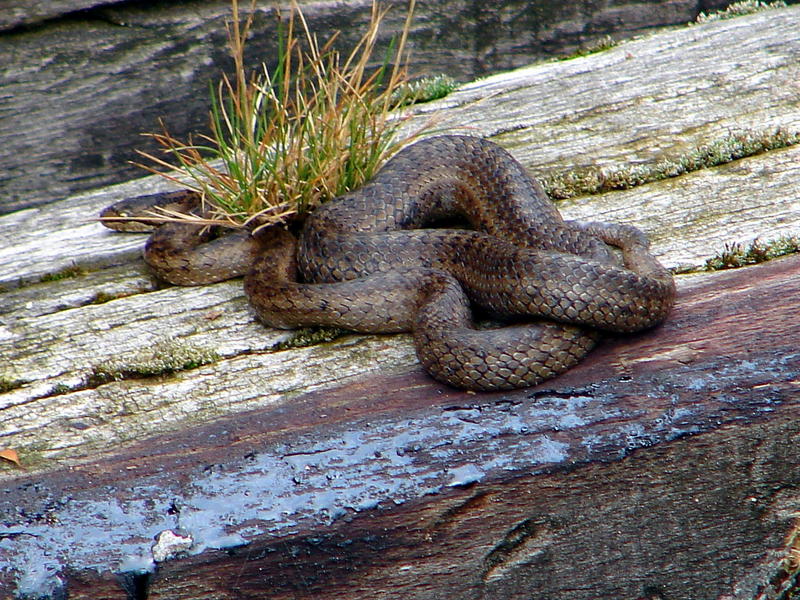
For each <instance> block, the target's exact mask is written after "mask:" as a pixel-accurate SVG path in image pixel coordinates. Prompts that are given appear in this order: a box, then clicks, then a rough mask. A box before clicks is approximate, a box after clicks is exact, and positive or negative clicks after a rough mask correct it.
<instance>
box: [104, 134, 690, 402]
mask: <svg viewBox="0 0 800 600" xmlns="http://www.w3.org/2000/svg"><path fill="white" fill-rule="evenodd" d="M169 202H177V203H184V204H185V203H186V202H197V199H196V197H195V196H194V194H192V193H189V192H177V193H172V194H160V195H155V196H145V197H139V198H135V199H131V200H128V201H123V202H120V203H117V204H114V205H112V206H111V207H109V208H107V209H106V210H105V211H103V215H102V216H106V217H108V216H120V215H129V216H132V215H134V214H139V213H140V211H141V209H142V207H150V206H152V205H153V204H154V203H158V204H161V205H163V204H165V203H169ZM454 219H457V220H459V221H460V222H465V223H466V224H468V225H469V227H471V229H470V230H467V229H462V228H455V227H452V226H451V228H445V229H442V228H434V226H436V225H438V224H441V223H443V222H449V221H452V220H454ZM106 224H107V225H109V226H112V227H114V228H117V229H119V228H122V227H120V226H119V225H118V222H108V221H106ZM127 228H128V229H131V226H130V224H129V225H128V227H127ZM213 237H214V234H213V232H212V233H208V232H202V231H201V228H200V227H198V226H197V225H190V224H174V223H169V224H165V225H162V226H161V227H159V228H158V229H156V231H155V232H154V233H153V235H152V236H151V237H150V239H149V240H148V242H147V244H146V247H145V260H146V261H147V263H148V264H149V265H150V266H151V267H152V268H153V269H154V270H155V271H156V273H157V274H158V275H159V276H160V277H161V278H163V279H165V280H167V281H169V282H172V283H175V284H179V285H196V284H201V283H208V282H211V281H220V280H223V279H227V278H230V277H235V276H239V275H245V280H244V288H245V292H246V294H247V296H248V297H249V299H250V302H251V303H252V305H253V307H254V308H255V310H256V312H257V314H258V315H259V317H260V318H261V320H263V321H264V322H265V323H267V324H268V325H271V326H274V327H281V328H291V327H297V326H304V325H333V326H337V327H342V328H345V329H350V330H354V331H362V332H399V331H411V332H413V336H414V343H415V346H416V350H417V354H418V356H419V359H420V361H421V362H422V364H423V366H424V367H425V369H426V370H427V371H428V372H429V373H430V374H431V375H432V376H433V377H435V378H436V379H438V380H440V381H443V382H445V383H448V384H450V385H452V386H455V387H458V388H464V389H469V390H501V389H513V388H520V387H526V386H530V385H534V384H536V383H539V382H541V381H543V380H545V379H547V378H550V377H553V376H555V375H557V374H559V373H561V372H563V371H565V370H566V369H568V368H569V367H571V366H573V365H574V364H575V363H577V362H578V361H579V360H581V359H582V358H583V357H584V356H585V355H586V353H587V352H589V350H590V349H591V348H592V347H593V346H594V345H595V343H596V341H597V339H598V337H599V334H598V331H619V332H633V331H639V330H642V329H646V328H649V327H652V326H654V325H656V324H658V323H660V322H661V321H663V320H664V319H665V318H666V316H667V314H668V312H669V310H670V309H671V307H672V304H673V302H674V296H675V287H674V283H673V279H672V276H671V274H670V273H669V271H667V270H666V269H665V268H664V267H662V266H661V264H659V262H658V261H657V260H656V259H655V258H654V257H653V256H652V255H651V254H650V253H649V251H648V242H647V239H646V237H645V236H644V235H643V234H642V233H641V232H640V231H639V230H638V229H635V228H634V227H631V226H625V225H614V224H606V223H579V222H574V221H564V220H563V219H562V218H561V216H560V214H559V213H558V211H557V210H556V208H555V207H554V206H553V205H552V203H551V202H550V201H549V200H548V199H547V196H546V195H545V193H544V191H543V190H542V188H541V187H540V186H539V184H538V183H537V182H536V181H534V180H533V179H532V178H531V177H529V176H528V174H527V173H526V172H525V170H524V169H523V167H522V166H521V165H520V164H519V163H518V162H517V161H516V160H515V159H514V158H513V157H512V156H511V155H510V154H508V153H507V152H506V151H505V150H503V149H502V148H500V147H499V146H497V145H495V144H493V143H491V142H489V141H487V140H483V139H480V138H475V137H468V136H455V135H448V136H440V137H434V138H429V139H426V140H423V141H420V142H417V143H416V144H413V145H411V146H408V147H407V148H405V149H403V150H402V151H401V152H399V153H398V154H397V155H395V156H394V157H393V158H392V159H391V160H390V161H389V162H387V163H386V165H385V166H384V167H383V168H382V169H381V171H380V172H379V173H378V175H377V176H376V177H375V178H374V179H373V180H372V181H370V182H369V183H368V184H366V185H365V186H363V187H362V188H360V189H358V190H356V191H354V192H351V193H348V194H346V195H344V196H342V197H340V198H337V199H336V200H334V201H331V202H329V203H327V204H324V205H322V206H321V207H319V208H318V209H317V210H316V211H315V212H314V213H312V214H311V215H310V216H309V217H308V218H307V219H306V221H305V223H304V225H303V227H302V230H301V232H300V235H299V239H298V240H295V238H294V237H293V236H292V235H291V234H290V233H288V232H287V231H285V230H284V229H281V228H271V229H270V230H266V231H265V232H261V233H259V234H256V235H250V234H249V232H247V231H238V232H234V233H230V234H228V235H223V236H220V237H217V238H216V239H213ZM609 246H613V247H616V248H619V249H620V250H621V259H619V258H618V257H617V254H616V253H614V252H613V251H612V250H611V248H610V247H609ZM473 308H475V309H477V310H479V311H481V312H482V313H484V314H487V315H490V316H491V317H493V318H497V319H502V320H504V321H505V326H501V327H494V328H480V327H476V326H475V325H474V324H473V319H472V309H473Z"/></svg>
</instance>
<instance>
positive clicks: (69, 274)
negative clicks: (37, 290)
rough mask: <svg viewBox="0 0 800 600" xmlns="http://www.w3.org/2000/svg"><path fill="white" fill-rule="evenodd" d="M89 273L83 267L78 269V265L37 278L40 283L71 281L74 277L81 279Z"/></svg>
mask: <svg viewBox="0 0 800 600" xmlns="http://www.w3.org/2000/svg"><path fill="white" fill-rule="evenodd" d="M88 272H89V271H88V270H86V269H85V268H83V267H79V266H78V265H69V266H67V267H64V268H63V269H61V270H60V271H56V272H55V273H45V274H44V275H42V276H41V277H40V278H39V281H41V282H42V283H45V282H48V281H61V280H62V279H73V278H75V277H82V276H83V275H86V274H87V273H88Z"/></svg>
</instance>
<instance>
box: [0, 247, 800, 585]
mask: <svg viewBox="0 0 800 600" xmlns="http://www.w3.org/2000/svg"><path fill="white" fill-rule="evenodd" d="M798 275H800V257H793V258H789V259H783V260H779V261H774V262H772V263H769V264H766V265H762V266H759V267H753V268H750V269H746V270H739V271H734V272H727V273H719V274H714V275H709V276H703V277H692V278H684V279H682V283H681V289H680V293H679V303H678V307H677V308H676V311H675V314H674V315H673V317H672V318H671V319H670V320H669V321H668V322H667V323H666V324H665V325H664V326H662V327H661V328H659V329H658V330H656V331H653V332H649V333H645V334H642V335H640V336H636V337H635V339H632V340H631V339H626V338H623V339H619V340H616V341H612V342H608V343H606V344H604V346H603V347H602V348H601V349H600V351H599V352H598V353H597V355H596V356H595V357H594V359H593V360H592V361H589V362H586V363H584V364H582V365H580V366H579V367H577V368H576V369H574V370H572V371H570V372H569V373H567V374H566V375H564V376H563V377H561V378H559V379H558V380H555V381H553V382H549V383H547V384H546V385H543V386H539V387H538V388H535V389H533V390H522V391H518V392H513V393H497V394H482V395H473V394H466V393H463V392H456V391H454V390H449V389H447V388H445V387H444V386H441V385H438V384H435V383H432V382H430V381H426V380H425V379H424V376H423V375H421V374H420V375H417V376H415V377H413V378H411V379H409V378H408V377H398V376H395V377H391V376H386V375H381V376H377V377H360V378H355V379H354V380H351V382H346V381H345V382H343V383H342V385H341V386H339V387H338V388H337V389H335V390H330V391H326V392H320V393H312V394H306V395H303V396H299V397H297V398H295V399H294V400H293V402H292V406H291V407H289V406H287V405H283V404H281V403H278V404H275V405H273V406H267V407H262V408H261V409H259V410H257V411H253V412H251V413H249V414H247V415H246V417H245V418H242V417H239V418H236V419H225V418H219V419H216V420H215V421H214V422H212V423H210V424H208V425H204V426H198V427H187V428H184V429H183V430H182V431H180V432H176V433H174V434H170V435H169V436H166V437H162V438H154V439H144V440H141V441H140V442H139V443H132V444H129V445H127V446H126V447H123V448H120V449H118V450H117V451H113V452H106V453H105V454H104V456H102V457H98V459H97V460H96V461H94V462H92V463H90V464H84V465H81V466H78V467H75V468H73V469H71V470H69V471H68V472H67V471H64V472H61V473H58V472H56V473H54V474H53V476H51V477H48V478H47V479H46V480H41V479H40V478H38V477H37V478H34V479H33V480H31V481H30V482H28V478H24V477H23V478H20V479H19V480H18V481H17V482H16V483H15V484H14V486H13V487H12V488H10V489H9V491H8V493H7V494H6V495H5V497H4V498H3V499H2V500H0V503H2V504H0V508H1V509H2V510H7V511H10V510H15V511H21V512H22V514H26V515H31V516H34V517H32V522H27V523H25V525H24V527H23V526H18V528H17V529H16V532H17V533H19V532H20V531H24V532H26V534H27V535H29V536H35V537H34V538H33V540H29V539H27V538H24V539H23V538H11V539H6V540H3V541H2V542H0V549H2V550H4V551H5V552H6V553H7V559H6V560H10V561H12V563H13V562H14V557H15V556H16V557H21V556H27V557H28V558H29V559H30V560H36V561H40V563H41V564H42V565H45V566H48V565H49V566H51V567H52V568H57V567H58V562H60V564H61V565H71V566H72V567H73V568H74V569H76V572H71V573H67V574H65V575H64V576H65V577H66V578H67V579H68V581H69V589H70V594H71V595H70V598H122V597H124V595H123V592H122V590H121V588H119V587H117V586H118V581H117V578H116V577H115V576H114V575H113V572H114V571H130V570H132V569H136V568H141V567H146V566H147V564H148V556H150V554H149V552H150V546H151V545H152V540H151V539H150V538H151V537H152V536H154V535H156V534H157V533H158V532H160V531H162V530H166V529H170V530H176V531H179V530H182V531H184V532H186V533H190V534H191V536H192V539H193V542H194V544H195V545H194V547H193V552H194V551H199V552H200V553H199V554H197V555H196V556H190V557H186V558H184V559H178V560H174V561H169V562H167V563H164V564H162V565H161V566H160V568H159V571H158V574H157V575H156V576H155V578H154V579H153V581H152V582H151V588H150V593H151V596H150V597H155V598H158V597H170V598H196V597H205V598H251V597H252V598H256V597H262V595H263V593H264V590H265V589H269V590H271V593H272V594H273V596H272V597H275V598H284V597H285V598H305V597H308V598H314V597H319V595H320V594H324V595H325V596H326V597H330V598H338V597H342V598H345V597H346V598H368V597H377V598H381V597H387V598H388V597H397V595H400V596H402V597H407V598H438V597H444V596H443V595H442V594H444V591H443V590H448V592H447V593H452V594H454V595H452V596H450V597H458V598H522V597H525V598H530V597H541V598H545V597H564V598H585V597H587V595H586V593H587V592H586V590H587V589H592V590H594V592H595V593H598V594H600V592H602V594H601V595H600V596H599V597H615V596H614V595H615V594H620V595H619V596H616V597H634V596H633V595H632V594H633V593H635V592H638V593H640V592H641V590H642V589H643V588H644V587H647V586H648V585H651V586H655V587H657V588H658V589H661V590H662V593H663V594H666V595H667V597H696V595H693V593H692V590H695V592H696V590H698V589H703V590H705V591H706V592H709V596H708V597H712V596H713V597H716V596H719V595H721V594H723V593H728V591H730V590H731V589H732V586H734V585H735V584H739V583H741V582H743V581H744V583H742V585H744V584H745V583H747V582H746V581H745V579H744V578H743V574H745V573H746V572H748V571H753V570H756V571H758V572H759V573H761V575H760V576H759V577H758V578H757V579H758V581H759V585H763V583H764V582H766V581H769V579H770V577H766V576H767V575H769V576H772V575H775V574H777V573H779V571H780V569H779V564H780V561H781V559H782V558H784V557H785V554H786V548H785V547H784V545H783V538H784V535H785V533H786V532H787V531H788V529H789V528H790V526H791V521H792V516H791V514H792V510H791V507H792V506H796V505H797V503H798V502H800V497H798V494H797V489H798V488H797V486H798V484H800V455H798V454H797V453H796V452H795V451H794V450H795V449H796V441H797V439H798V436H800V422H798V421H797V419H796V415H797V409H798V406H799V405H798V402H799V400H798V398H800V394H798V386H800V380H798V372H800V353H798V351H797V347H796V340H797V339H798V335H800V321H798V320H797V318H796V315H795V312H796V311H795V307H794V305H793V304H791V303H781V302H774V301H773V299H774V298H775V297H776V296H777V295H778V294H781V295H785V296H788V297H797V295H798V294H800V277H798ZM753 306H758V307H760V312H759V315H758V318H754V314H753V311H752V307H753ZM743 339H746V340H748V341H747V343H744V344H743V343H742V340H743ZM376 390H382V391H381V392H380V393H376ZM220 399H221V398H218V400H220ZM691 456H696V457H698V461H697V462H693V461H692V460H689V458H690V457H691ZM702 456H705V458H704V459H702V458H701V457H702ZM214 465H216V466H214ZM165 473H168V474H169V475H165ZM33 482H36V485H35V486H31V483H33ZM99 490H103V492H104V493H103V494H102V495H100V494H99V493H98V492H99ZM630 493H635V494H636V497H637V499H638V500H637V502H635V503H633V504H629V502H628V499H627V496H628V495H629V494H630ZM53 502H56V504H57V506H54V505H53V504H52V503H53ZM176 503H177V504H176ZM684 503H688V504H689V506H686V505H685V504H684ZM395 504H397V505H400V506H401V508H399V509H397V508H392V506H393V505H395ZM678 506H680V507H682V508H681V510H677V511H676V508H677V507H678ZM48 507H49V508H48ZM48 510H51V511H54V514H56V515H57V516H58V520H59V523H60V524H53V523H50V522H48V521H47V520H45V519H44V517H43V516H42V517H41V519H42V521H41V522H37V521H38V519H37V518H36V517H35V515H45V514H46V513H47V512H48ZM30 519H31V518H29V521H30ZM731 528H733V530H734V532H735V533H734V535H735V536H736V537H735V539H734V540H733V542H732V541H731V538H730V533H731ZM14 531H15V530H14V529H12V528H7V529H6V534H8V533H14ZM725 531H727V532H728V534H729V535H727V536H726V535H722V532H725ZM689 532H691V535H689V536H687V533H689ZM79 540H80V541H79ZM108 540H113V541H114V543H113V544H109V543H108ZM53 544H57V546H58V548H59V549H60V550H59V553H58V556H59V558H58V562H56V563H54V559H53V558H48V553H49V552H50V550H49V548H50V547H51V545H53ZM732 544H733V545H732ZM609 545H611V546H612V547H613V546H616V547H620V548H624V547H626V546H628V547H630V550H629V551H614V550H612V549H611V548H609V547H608V546H609ZM604 546H606V547H605V548H604ZM214 548H220V549H221V551H217V550H214ZM293 548H294V549H295V550H293ZM699 548H703V551H702V552H703V554H702V555H698V554H697V552H698V549H699ZM20 552H21V553H22V554H20ZM287 552H288V553H289V556H292V558H287V556H286V553H287ZM592 554H595V556H594V558H593V559H592V561H590V560H589V559H590V558H591V557H592ZM717 556H719V557H721V558H722V559H723V560H721V561H720V562H718V561H717V560H716V558H715V559H714V560H713V561H712V562H713V564H718V565H720V566H719V568H718V569H717V570H716V571H714V572H713V573H712V572H708V569H707V568H704V569H699V570H695V569H691V568H689V569H688V570H687V567H688V565H690V564H692V563H694V562H697V561H699V562H701V563H702V562H703V561H704V560H709V557H717ZM576 557H580V558H581V561H588V562H592V564H593V565H594V568H593V569H591V570H589V569H587V570H586V572H585V573H584V572H580V573H574V574H573V575H572V576H570V577H567V576H566V573H568V572H569V571H570V570H574V565H575V563H574V561H575V558H576ZM704 557H705V558H704ZM287 559H288V560H289V568H288V570H287V563H286V561H287ZM17 560H18V559H17ZM652 561H656V562H652ZM760 562H761V563H762V564H761V565H760V566H759V563H760ZM722 565H724V566H722ZM87 569H88V570H87ZM579 571H583V570H579ZM232 573H235V575H233V576H232V575H231V574H232ZM592 581H594V584H592V585H591V587H587V586H589V585H590V583H591V582H592ZM748 585H751V587H752V585H753V584H748ZM84 586H85V587H84ZM103 589H105V590H107V592H106V593H105V594H102V593H100V592H99V591H98V590H103ZM532 589H537V590H539V592H537V593H538V594H540V595H538V596H536V595H534V596H531V595H530V594H531V590H532ZM437 590H439V591H437ZM594 597H598V596H594ZM740 597H745V596H740Z"/></svg>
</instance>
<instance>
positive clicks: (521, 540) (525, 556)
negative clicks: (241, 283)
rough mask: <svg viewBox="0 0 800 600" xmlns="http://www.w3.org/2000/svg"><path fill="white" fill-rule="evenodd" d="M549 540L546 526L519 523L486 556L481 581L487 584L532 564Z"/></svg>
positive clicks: (525, 521) (549, 536)
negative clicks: (527, 564) (521, 566)
mask: <svg viewBox="0 0 800 600" xmlns="http://www.w3.org/2000/svg"><path fill="white" fill-rule="evenodd" d="M551 540H552V537H551V535H550V530H549V529H548V528H547V526H545V525H542V524H539V523H535V522H534V521H533V520H532V519H525V520H524V521H521V522H520V523H518V524H517V525H516V526H515V527H513V528H512V529H511V530H509V531H508V533H506V535H505V537H504V538H503V539H502V540H501V541H500V542H499V543H498V544H497V545H496V546H495V547H494V548H493V549H492V550H491V551H490V552H489V553H488V554H487V555H486V557H485V558H484V561H483V564H484V568H483V573H482V574H481V579H482V580H483V581H484V582H487V583H488V582H490V581H493V580H497V579H501V578H503V577H505V576H506V574H507V573H508V572H509V571H510V570H512V569H514V568H515V567H518V566H520V565H523V564H526V563H530V562H532V561H533V560H535V559H536V557H537V556H539V555H541V554H542V553H544V552H545V550H546V548H547V546H548V545H549V544H550V542H551Z"/></svg>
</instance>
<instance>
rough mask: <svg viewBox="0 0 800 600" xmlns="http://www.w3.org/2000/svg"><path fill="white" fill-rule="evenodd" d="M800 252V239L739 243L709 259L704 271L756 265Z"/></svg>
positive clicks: (785, 238) (731, 244)
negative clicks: (745, 244) (744, 244)
mask: <svg viewBox="0 0 800 600" xmlns="http://www.w3.org/2000/svg"><path fill="white" fill-rule="evenodd" d="M797 252H800V237H798V236H782V237H779V238H777V239H775V240H770V241H767V242H762V241H760V240H754V241H753V242H752V243H751V244H749V245H748V246H742V245H741V244H739V243H730V244H725V247H724V248H723V250H722V252H720V253H719V254H717V255H716V256H713V257H712V258H709V259H708V260H707V261H706V264H705V266H704V267H703V270H705V271H720V270H722V269H736V268H738V267H745V266H747V265H756V264H758V263H762V262H766V261H768V260H772V259H773V258H777V257H779V256H786V255H787V254H795V253H797Z"/></svg>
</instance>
